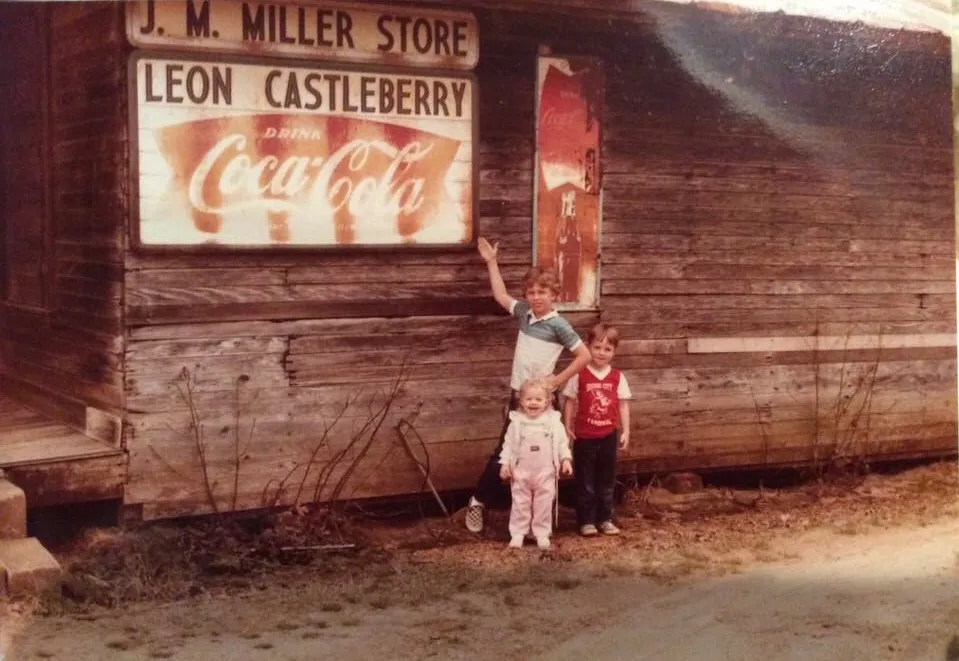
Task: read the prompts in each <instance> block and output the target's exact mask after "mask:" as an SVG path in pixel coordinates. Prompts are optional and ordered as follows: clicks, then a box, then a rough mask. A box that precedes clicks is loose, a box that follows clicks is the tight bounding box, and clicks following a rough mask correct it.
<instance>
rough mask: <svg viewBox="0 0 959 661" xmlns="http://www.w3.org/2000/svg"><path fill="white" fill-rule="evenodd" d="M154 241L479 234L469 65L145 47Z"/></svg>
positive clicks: (145, 220)
mask: <svg viewBox="0 0 959 661" xmlns="http://www.w3.org/2000/svg"><path fill="white" fill-rule="evenodd" d="M131 68H132V70H133V75H135V80H136V103H135V107H134V118H135V128H136V130H135V135H136V136H137V140H136V141H135V153H134V156H135V162H136V165H137V167H136V168H135V170H136V188H137V191H138V193H139V194H138V196H137V199H138V204H137V207H138V211H137V213H136V214H135V219H134V220H135V222H134V227H133V230H134V231H133V234H134V238H135V240H136V243H137V245H139V246H144V247H180V246H203V247H208V248H217V247H220V248H223V247H234V248H236V247H334V246H336V247H346V246H353V247H365V246H384V245H403V246H449V245H463V244H469V243H471V242H472V241H473V235H474V231H473V223H474V218H475V213H474V177H475V172H474V168H473V143H474V131H475V127H474V122H473V115H474V102H475V94H474V90H473V80H472V79H471V78H470V77H467V76H442V77H437V76H422V75H418V74H416V75H413V74H397V73H388V74H387V73H378V72H374V71H369V70H350V69H339V68H337V69H331V68H326V67H324V68H314V67H306V66H302V67H291V66H288V65H284V66H269V65H265V64H246V63H233V62H223V61H219V60H218V61H216V62H206V61H203V62H197V61H194V60H181V59H173V58H164V59H158V58H152V57H139V58H135V61H134V64H133V65H132V67H131Z"/></svg>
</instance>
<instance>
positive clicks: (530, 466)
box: [499, 379, 573, 549]
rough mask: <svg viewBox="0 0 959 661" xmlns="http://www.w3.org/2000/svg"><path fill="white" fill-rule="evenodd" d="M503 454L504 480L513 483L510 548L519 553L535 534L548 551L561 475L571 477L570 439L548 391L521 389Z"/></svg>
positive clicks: (533, 386) (541, 386)
mask: <svg viewBox="0 0 959 661" xmlns="http://www.w3.org/2000/svg"><path fill="white" fill-rule="evenodd" d="M509 418H510V423H509V428H508V429H507V430H506V437H505V439H504V441H503V450H502V452H500V459H499V463H500V471H499V475H500V478H502V479H504V480H510V481H511V483H512V486H511V489H510V490H511V492H512V496H513V507H512V509H511V510H510V513H509V534H510V542H509V546H510V548H517V549H518V548H521V547H522V546H523V538H524V537H525V536H526V534H527V533H530V532H532V534H533V537H535V538H536V545H537V546H538V547H539V548H541V549H548V548H549V537H550V535H551V534H552V532H553V503H554V502H555V500H556V486H557V482H558V480H559V477H558V476H559V475H564V476H566V475H572V473H573V463H572V454H571V453H570V450H569V439H568V438H567V437H566V429H565V428H564V426H563V421H562V418H561V416H560V414H559V411H556V410H554V409H552V408H550V396H549V389H548V388H547V387H546V384H545V383H544V382H542V381H537V380H532V379H531V380H528V381H526V382H525V383H523V385H522V387H521V388H520V390H519V410H518V411H511V412H510V414H509Z"/></svg>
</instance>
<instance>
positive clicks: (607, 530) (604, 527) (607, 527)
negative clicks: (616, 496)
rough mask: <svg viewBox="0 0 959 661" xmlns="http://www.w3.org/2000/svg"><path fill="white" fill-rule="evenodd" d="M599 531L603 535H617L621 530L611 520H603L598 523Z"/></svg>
mask: <svg viewBox="0 0 959 661" xmlns="http://www.w3.org/2000/svg"><path fill="white" fill-rule="evenodd" d="M599 531H600V532H601V533H603V534H604V535H618V534H619V533H620V532H622V531H621V530H620V529H619V528H617V527H616V525H615V524H614V523H613V522H612V521H603V522H602V523H601V524H599Z"/></svg>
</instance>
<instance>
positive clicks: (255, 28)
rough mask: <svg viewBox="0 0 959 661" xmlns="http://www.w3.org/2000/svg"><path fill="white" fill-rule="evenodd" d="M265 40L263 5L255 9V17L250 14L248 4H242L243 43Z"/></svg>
mask: <svg viewBox="0 0 959 661" xmlns="http://www.w3.org/2000/svg"><path fill="white" fill-rule="evenodd" d="M264 39H266V18H265V17H264V15H263V5H258V6H257V8H256V17H254V16H253V15H252V14H251V13H250V4H249V3H247V2H244V3H243V41H263V40H264Z"/></svg>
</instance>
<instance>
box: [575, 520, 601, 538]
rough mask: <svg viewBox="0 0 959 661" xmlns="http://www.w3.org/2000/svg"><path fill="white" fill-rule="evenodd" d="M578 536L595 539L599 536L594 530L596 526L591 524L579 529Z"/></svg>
mask: <svg viewBox="0 0 959 661" xmlns="http://www.w3.org/2000/svg"><path fill="white" fill-rule="evenodd" d="M579 534H580V535H582V536H583V537H595V536H596V535H598V534H599V531H598V530H596V526H594V525H593V524H592V523H587V524H586V525H585V526H580V527H579Z"/></svg>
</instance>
